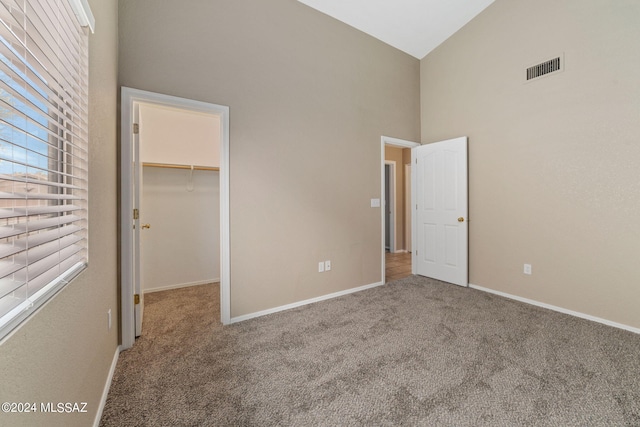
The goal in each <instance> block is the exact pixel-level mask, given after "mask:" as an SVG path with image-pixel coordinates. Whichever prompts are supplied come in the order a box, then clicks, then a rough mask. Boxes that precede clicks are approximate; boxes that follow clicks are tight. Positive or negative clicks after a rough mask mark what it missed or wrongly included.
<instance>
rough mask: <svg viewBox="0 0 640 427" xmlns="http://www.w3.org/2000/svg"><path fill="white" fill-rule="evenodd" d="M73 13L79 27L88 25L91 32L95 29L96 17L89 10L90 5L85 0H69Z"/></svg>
mask: <svg viewBox="0 0 640 427" xmlns="http://www.w3.org/2000/svg"><path fill="white" fill-rule="evenodd" d="M69 4H70V5H71V9H73V13H75V14H76V17H77V18H78V22H79V23H80V26H81V27H87V26H88V27H89V29H90V30H91V33H95V30H96V18H95V17H94V16H93V12H91V6H89V2H88V1H87V0H69Z"/></svg>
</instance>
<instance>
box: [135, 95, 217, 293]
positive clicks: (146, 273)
mask: <svg viewBox="0 0 640 427" xmlns="http://www.w3.org/2000/svg"><path fill="white" fill-rule="evenodd" d="M139 118H140V128H139V136H140V137H139V141H140V160H141V162H142V165H143V168H142V176H141V188H142V191H141V203H140V219H141V224H142V230H141V232H142V233H141V257H140V258H141V266H140V268H141V273H142V291H143V292H144V293H148V292H155V291H160V290H166V289H172V288H179V287H185V286H193V285H201V284H205V283H212V282H218V281H219V280H220V217H219V212H220V191H219V183H220V181H219V166H220V159H219V153H220V148H219V146H220V141H219V135H220V122H219V118H218V117H217V116H214V115H210V114H205V113H198V112H193V111H186V110H178V109H174V108H169V107H164V106H159V105H151V104H142V105H140V112H139Z"/></svg>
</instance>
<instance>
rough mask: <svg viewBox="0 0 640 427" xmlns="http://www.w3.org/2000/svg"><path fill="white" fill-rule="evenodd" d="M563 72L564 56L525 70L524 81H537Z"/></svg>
mask: <svg viewBox="0 0 640 427" xmlns="http://www.w3.org/2000/svg"><path fill="white" fill-rule="evenodd" d="M563 70H564V55H559V56H556V57H555V58H553V59H549V60H548V61H544V62H542V63H540V64H536V65H532V66H531V67H529V68H527V74H526V81H531V80H535V79H538V78H540V77H543V76H546V75H548V74H551V73H556V72H559V71H563Z"/></svg>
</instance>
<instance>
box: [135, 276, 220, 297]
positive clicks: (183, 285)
mask: <svg viewBox="0 0 640 427" xmlns="http://www.w3.org/2000/svg"><path fill="white" fill-rule="evenodd" d="M219 282H220V279H209V280H199V281H197V282H189V283H178V284H177V285H167V286H159V287H157V288H151V289H144V290H143V291H142V293H145V294H150V293H152V292H161V291H168V290H170V289H180V288H188V287H189V286H200V285H208V284H209V283H219Z"/></svg>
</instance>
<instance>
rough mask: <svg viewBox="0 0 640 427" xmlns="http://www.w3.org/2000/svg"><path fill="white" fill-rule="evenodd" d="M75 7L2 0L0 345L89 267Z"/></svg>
mask: <svg viewBox="0 0 640 427" xmlns="http://www.w3.org/2000/svg"><path fill="white" fill-rule="evenodd" d="M72 1H73V0H72ZM76 1H77V0H76ZM74 8H75V9H77V5H76V6H74V7H72V5H71V4H70V0H0V338H2V337H3V336H5V335H7V334H8V333H9V332H10V331H11V330H12V329H13V328H15V327H16V326H17V325H19V324H20V323H21V322H23V321H24V320H25V319H27V318H28V316H29V315H30V314H32V313H33V312H34V311H35V310H36V309H37V308H38V307H39V306H40V305H42V304H43V303H44V302H46V301H47V300H48V299H49V298H51V297H52V296H53V295H54V294H55V293H56V292H57V291H59V290H60V289H61V288H62V287H64V286H65V285H66V284H67V283H68V282H69V281H70V280H71V279H72V278H73V277H75V276H76V275H77V274H78V273H79V272H80V271H82V269H84V268H85V267H86V264H87V160H88V158H87V139H88V124H87V98H88V96H87V95H88V94H87V91H88V30H87V29H86V28H84V27H81V26H80V23H79V22H78V18H77V16H76V13H74ZM89 14H90V11H89Z"/></svg>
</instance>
